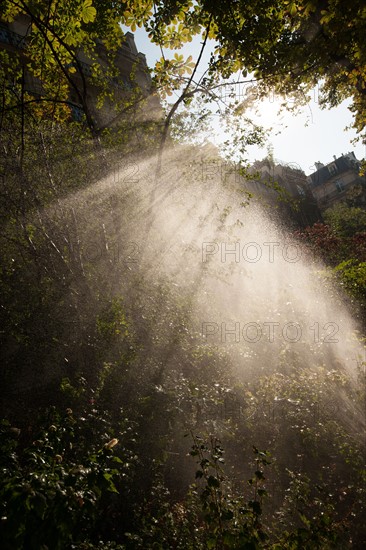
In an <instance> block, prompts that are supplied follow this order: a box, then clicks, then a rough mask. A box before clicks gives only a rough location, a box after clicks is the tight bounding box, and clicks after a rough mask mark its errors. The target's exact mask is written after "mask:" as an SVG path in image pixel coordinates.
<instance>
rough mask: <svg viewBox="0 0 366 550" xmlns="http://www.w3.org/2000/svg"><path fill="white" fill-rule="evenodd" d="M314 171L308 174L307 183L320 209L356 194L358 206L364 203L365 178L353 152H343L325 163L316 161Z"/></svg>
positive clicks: (365, 201) (365, 200)
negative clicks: (361, 174)
mask: <svg viewBox="0 0 366 550" xmlns="http://www.w3.org/2000/svg"><path fill="white" fill-rule="evenodd" d="M315 166H316V171H315V172H313V173H312V174H310V176H308V183H309V185H310V188H311V191H312V193H313V195H314V197H315V200H316V202H317V204H318V206H319V208H320V210H325V209H327V208H329V207H331V206H333V205H334V204H335V203H337V202H342V201H345V200H347V199H350V198H351V197H352V196H358V198H359V204H358V205H359V206H362V205H363V206H365V205H366V196H365V190H366V179H365V177H362V176H360V166H361V163H360V162H359V161H358V160H357V159H356V156H355V154H354V152H350V153H345V154H343V155H342V156H340V157H339V158H337V157H336V156H334V160H333V161H332V162H330V163H329V164H327V165H324V164H322V163H321V162H316V163H315Z"/></svg>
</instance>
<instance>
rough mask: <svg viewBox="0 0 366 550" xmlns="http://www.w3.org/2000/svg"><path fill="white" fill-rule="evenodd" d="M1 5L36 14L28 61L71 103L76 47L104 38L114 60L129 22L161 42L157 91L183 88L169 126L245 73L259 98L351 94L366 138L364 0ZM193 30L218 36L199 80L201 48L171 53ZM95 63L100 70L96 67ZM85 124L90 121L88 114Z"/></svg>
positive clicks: (91, 51)
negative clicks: (196, 98) (197, 98)
mask: <svg viewBox="0 0 366 550" xmlns="http://www.w3.org/2000/svg"><path fill="white" fill-rule="evenodd" d="M1 4H2V5H3V6H2V13H3V19H5V20H6V21H13V20H14V19H15V18H16V17H19V16H20V15H21V14H23V15H24V14H26V15H27V16H28V17H30V20H31V24H32V37H31V40H29V43H27V48H26V53H25V55H26V56H27V59H28V60H29V63H28V67H29V68H30V69H31V70H32V71H33V74H34V75H38V76H42V81H44V82H45V87H46V88H47V89H48V90H49V91H51V89H52V90H53V92H54V91H55V90H56V89H57V90H58V92H57V96H56V94H53V95H52V94H51V96H52V97H53V98H54V99H55V98H56V97H57V101H64V100H65V94H66V88H67V86H71V87H73V86H74V74H75V72H80V73H82V71H80V63H78V60H77V56H76V52H77V51H78V50H79V49H80V48H82V49H83V50H84V51H86V52H87V53H88V55H90V56H91V57H92V58H93V59H94V60H95V59H96V56H95V53H96V39H97V38H98V39H100V40H101V41H102V42H103V43H104V44H105V45H106V47H107V49H108V50H109V52H110V57H111V58H112V57H113V51H115V48H116V47H117V46H118V45H119V44H120V43H121V40H122V37H123V33H122V32H121V29H120V27H119V23H122V24H124V25H126V26H127V27H129V28H131V30H132V31H134V30H135V29H136V27H137V26H139V27H142V26H144V27H145V29H146V30H147V31H148V32H149V35H150V38H151V40H152V42H154V43H156V44H158V45H159V46H160V47H161V49H162V57H161V59H160V60H158V62H157V63H156V65H155V67H154V82H155V85H156V89H157V90H158V91H160V92H161V93H162V94H166V93H167V94H172V93H173V92H174V91H177V90H179V91H180V93H179V97H178V99H177V100H176V101H175V102H174V104H173V105H172V106H171V111H170V112H168V114H167V118H166V127H168V126H169V124H170V122H171V119H172V118H173V115H174V113H175V112H176V111H177V109H178V107H179V106H181V105H182V104H184V105H186V104H188V103H189V102H190V100H191V98H192V96H193V95H194V94H202V95H203V96H204V97H206V98H207V99H210V100H215V99H216V100H217V97H218V96H217V92H218V91H219V89H220V87H221V86H226V85H227V84H228V81H227V79H229V78H230V77H232V76H233V75H236V76H237V73H238V72H240V73H241V75H242V77H244V79H247V78H248V75H250V77H249V79H248V80H244V81H245V82H252V83H254V84H255V88H254V90H253V93H254V94H255V95H256V97H258V98H261V97H264V96H265V95H266V94H268V92H269V91H270V90H271V91H274V92H275V93H279V94H282V96H286V95H287V94H292V95H293V96H294V97H296V98H297V100H298V102H300V103H304V102H306V101H307V94H308V92H309V91H310V90H311V89H312V87H314V86H315V85H317V84H319V85H320V86H321V102H322V104H323V105H324V106H335V105H337V104H339V103H340V102H341V101H343V100H344V99H345V98H351V99H352V105H351V107H350V110H351V111H352V112H353V115H354V127H355V129H356V130H357V132H359V133H360V134H361V135H362V136H363V139H365V136H364V134H362V132H363V131H364V128H365V124H366V86H365V79H366V69H365V61H366V47H365V45H364V39H363V37H364V34H365V27H366V11H365V8H364V3H363V1H362V0H352V1H351V2H348V3H347V6H345V4H344V2H342V1H341V0H334V1H330V0H281V1H280V2H274V1H273V0H266V1H265V2H263V1H262V0H251V1H250V2H247V1H244V0H238V1H236V2H232V1H231V0H223V1H222V2H211V1H208V0H198V1H196V2H193V1H192V0H168V1H167V0H164V1H163V0H158V1H152V0H146V1H144V2H141V1H139V2H137V1H134V0H126V1H125V2H118V3H115V2H111V1H107V2H101V1H99V0H95V1H93V0H83V1H74V2H65V1H64V2H61V3H60V2H55V1H53V0H51V1H47V2H46V1H45V0H43V1H42V0H40V1H37V2H32V3H29V2H25V1H24V0H21V1H19V2H16V3H15V2H13V1H10V0H6V1H2V2H1ZM195 35H201V36H202V39H203V44H202V50H203V49H204V48H205V47H206V45H207V41H208V40H209V39H212V40H214V41H215V42H216V47H215V51H214V53H213V54H212V56H211V60H210V62H209V66H208V67H207V68H206V70H205V72H204V74H203V75H202V76H201V77H200V78H199V79H197V78H196V69H197V66H198V64H199V63H200V59H201V54H202V50H201V52H199V55H198V58H197V60H192V59H191V58H188V59H184V57H183V56H182V55H179V54H177V53H175V54H174V56H173V57H172V58H171V59H169V58H168V56H167V55H166V53H164V48H168V49H174V50H176V49H179V48H181V47H182V45H183V44H184V43H185V42H189V41H191V40H192V38H193V36H195ZM94 69H95V74H96V75H99V76H102V75H101V72H100V67H98V65H97V63H95V64H93V70H94ZM111 70H112V69H111ZM187 75H188V76H187ZM222 78H224V79H226V80H224V81H222V80H220V79H222ZM102 80H103V79H102ZM236 80H238V79H237V78H236ZM104 81H105V79H104ZM84 84H85V82H84ZM84 91H85V86H84V88H82V90H81V91H80V90H79V91H78V94H79V99H80V101H81V102H83V94H84ZM44 101H47V100H46V99H44ZM87 118H88V114H87ZM88 122H89V123H90V124H92V122H93V121H92V120H91V118H90V117H89V118H88ZM166 133H167V132H166V131H165V133H164V135H165V138H164V137H163V141H164V142H165V140H166Z"/></svg>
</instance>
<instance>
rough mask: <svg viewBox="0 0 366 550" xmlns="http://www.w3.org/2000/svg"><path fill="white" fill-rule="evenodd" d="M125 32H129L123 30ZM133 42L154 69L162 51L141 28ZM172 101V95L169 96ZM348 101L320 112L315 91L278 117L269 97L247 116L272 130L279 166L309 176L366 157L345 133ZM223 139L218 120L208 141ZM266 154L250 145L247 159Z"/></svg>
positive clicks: (195, 48)
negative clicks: (345, 158) (319, 167)
mask: <svg viewBox="0 0 366 550" xmlns="http://www.w3.org/2000/svg"><path fill="white" fill-rule="evenodd" d="M123 30H124V31H125V32H126V31H127V30H129V29H127V28H124V29H123ZM134 37H135V43H136V46H137V49H138V51H139V52H142V53H144V54H145V55H146V60H147V64H148V66H149V67H153V66H154V65H155V62H156V61H157V59H160V57H161V50H160V48H159V47H158V46H156V45H155V44H152V43H151V42H150V40H149V37H148V35H147V33H146V32H145V30H144V29H137V30H136V32H135V33H134ZM201 40H202V39H201V38H200V37H196V38H195V39H194V40H193V41H192V42H190V43H188V44H187V45H185V46H184V48H182V49H181V50H179V53H182V54H184V56H185V57H188V56H189V55H192V57H193V61H195V60H196V59H197V57H198V54H199V51H200V43H201ZM210 51H211V48H207V51H206V52H205V54H204V55H203V57H202V61H201V64H200V70H198V72H197V76H200V75H201V74H202V73H203V72H204V70H205V68H206V67H207V64H208V60H209V56H210ZM173 54H174V51H172V50H164V55H165V56H166V57H167V58H169V56H170V57H172V56H173ZM245 93H246V88H245V86H242V87H238V91H237V94H238V95H239V96H242V97H244V94H245ZM172 99H174V96H172ZM350 103H351V101H350V100H346V101H344V102H343V103H342V104H341V105H340V106H338V107H336V108H333V109H325V110H324V109H320V107H319V103H318V91H317V90H316V89H315V90H313V93H312V100H311V103H310V104H309V105H308V106H306V107H304V109H303V110H302V111H301V112H300V113H297V114H296V115H293V114H291V113H282V114H281V115H280V116H278V114H277V113H278V106H279V103H278V100H276V98H275V97H271V98H269V99H268V100H266V101H264V102H261V103H260V104H258V102H256V104H255V105H254V107H253V109H254V110H255V111H258V112H259V113H260V114H259V115H257V114H255V112H254V110H253V111H247V112H246V114H245V115H246V116H252V117H253V119H254V121H255V122H257V123H260V124H262V125H263V126H265V127H272V128H274V130H273V131H272V132H271V134H270V137H269V140H268V144H270V145H271V147H272V148H273V156H274V158H275V159H276V160H277V161H280V162H282V163H291V164H297V165H298V166H299V167H301V168H302V169H303V170H304V172H305V173H306V174H307V175H308V174H311V173H312V172H314V171H315V164H314V163H315V162H318V161H320V162H322V163H323V164H328V163H329V162H331V161H332V160H333V158H334V156H336V157H339V156H341V155H342V154H343V153H348V152H350V151H354V153H355V155H356V158H358V159H359V160H361V159H363V158H365V157H366V146H365V145H362V143H360V142H357V143H356V144H352V143H351V141H352V140H353V139H354V138H355V137H356V132H355V131H354V130H347V131H346V130H345V128H346V126H349V125H350V124H351V123H352V114H351V113H350V111H349V110H348V108H347V106H348V105H349V104H350ZM222 139H223V136H222V133H221V132H220V124H219V121H218V122H217V123H216V124H214V125H213V127H212V134H211V138H210V140H211V141H212V142H213V143H214V144H215V145H218V144H219V143H220V140H222ZM266 155H267V148H266V147H265V148H259V147H257V146H250V147H249V148H248V157H249V160H250V161H251V162H254V161H255V160H257V159H258V160H261V159H262V158H263V157H265V156H266Z"/></svg>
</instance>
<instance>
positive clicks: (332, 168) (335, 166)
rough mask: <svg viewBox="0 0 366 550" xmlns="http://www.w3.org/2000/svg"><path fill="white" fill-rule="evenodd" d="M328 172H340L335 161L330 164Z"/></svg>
mask: <svg viewBox="0 0 366 550" xmlns="http://www.w3.org/2000/svg"><path fill="white" fill-rule="evenodd" d="M328 172H329V174H330V175H331V176H334V174H336V173H337V172H338V168H337V165H336V164H334V162H333V163H332V164H329V166H328Z"/></svg>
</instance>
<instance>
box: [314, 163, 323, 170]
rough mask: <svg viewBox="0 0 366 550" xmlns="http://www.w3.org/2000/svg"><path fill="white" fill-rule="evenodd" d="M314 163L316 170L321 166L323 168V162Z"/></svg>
mask: <svg viewBox="0 0 366 550" xmlns="http://www.w3.org/2000/svg"><path fill="white" fill-rule="evenodd" d="M314 164H315V168H316V169H317V170H320V169H321V168H324V164H323V163H322V162H320V161H318V162H315V163H314Z"/></svg>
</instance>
